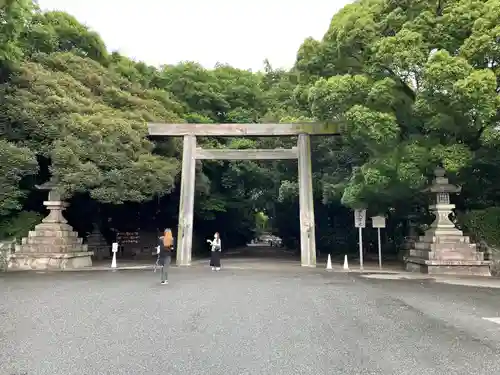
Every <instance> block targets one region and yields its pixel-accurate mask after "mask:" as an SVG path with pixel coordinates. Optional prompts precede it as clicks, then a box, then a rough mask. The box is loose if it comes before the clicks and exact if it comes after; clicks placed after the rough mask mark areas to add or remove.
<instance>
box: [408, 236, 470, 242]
mask: <svg viewBox="0 0 500 375" xmlns="http://www.w3.org/2000/svg"><path fill="white" fill-rule="evenodd" d="M418 241H419V242H427V243H470V237H468V236H461V235H448V236H438V237H436V236H432V237H427V236H420V237H419V238H418Z"/></svg>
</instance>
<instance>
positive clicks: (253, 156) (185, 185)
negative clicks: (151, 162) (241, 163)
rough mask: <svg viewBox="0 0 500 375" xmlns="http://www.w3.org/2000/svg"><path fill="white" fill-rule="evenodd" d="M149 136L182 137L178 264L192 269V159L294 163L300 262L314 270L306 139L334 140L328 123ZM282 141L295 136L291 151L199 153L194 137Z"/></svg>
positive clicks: (202, 128) (179, 128) (163, 127)
mask: <svg viewBox="0 0 500 375" xmlns="http://www.w3.org/2000/svg"><path fill="white" fill-rule="evenodd" d="M148 130H149V135H151V136H157V137H179V136H182V137H184V145H183V152H182V175H181V192H180V204H179V228H178V234H177V265H179V266H189V265H191V253H192V244H193V210H194V193H195V191H194V188H195V167H196V160H197V159H199V160H207V159H213V160H217V159H218V160H263V159H266V160H277V159H297V160H298V171H299V205H300V254H301V255H300V260H301V265H302V266H304V267H316V238H315V222H314V202H313V187H312V171H311V141H310V136H311V135H337V134H338V133H339V132H338V128H337V126H335V125H332V124H318V123H305V124H304V123H302V124H155V123H150V124H148ZM197 136H201V137H207V136H210V137H245V136H247V137H281V136H298V142H297V147H293V148H291V149H269V150H265V149H260V150H258V149H257V150H236V149H203V148H199V147H197V146H196V137H197Z"/></svg>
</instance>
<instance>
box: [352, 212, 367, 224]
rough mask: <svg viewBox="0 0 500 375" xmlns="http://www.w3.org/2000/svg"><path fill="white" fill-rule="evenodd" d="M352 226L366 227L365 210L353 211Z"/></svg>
mask: <svg viewBox="0 0 500 375" xmlns="http://www.w3.org/2000/svg"><path fill="white" fill-rule="evenodd" d="M354 226H355V227H356V228H364V227H365V226H366V210H354Z"/></svg>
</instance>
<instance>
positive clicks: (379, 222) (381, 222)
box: [372, 216, 385, 228]
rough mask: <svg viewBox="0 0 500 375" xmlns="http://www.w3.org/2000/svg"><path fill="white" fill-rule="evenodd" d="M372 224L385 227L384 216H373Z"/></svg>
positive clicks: (376, 226) (375, 226)
mask: <svg viewBox="0 0 500 375" xmlns="http://www.w3.org/2000/svg"><path fill="white" fill-rule="evenodd" d="M372 226H373V227H374V228H385V217H384V216H373V217H372Z"/></svg>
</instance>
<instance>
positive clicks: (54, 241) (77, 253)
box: [8, 181, 92, 270]
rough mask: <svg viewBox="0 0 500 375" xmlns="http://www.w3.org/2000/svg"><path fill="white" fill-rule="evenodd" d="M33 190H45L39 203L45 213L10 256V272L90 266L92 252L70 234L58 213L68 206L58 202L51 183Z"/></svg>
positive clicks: (56, 193)
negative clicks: (41, 201)
mask: <svg viewBox="0 0 500 375" xmlns="http://www.w3.org/2000/svg"><path fill="white" fill-rule="evenodd" d="M36 187H37V189H39V190H42V191H48V200H47V201H45V202H43V204H44V206H45V207H47V209H48V210H49V214H48V215H47V217H46V218H45V219H43V220H42V222H41V223H40V224H38V225H36V226H35V230H33V231H30V232H29V234H28V237H26V238H23V239H22V241H21V244H20V245H16V250H15V252H14V253H13V254H12V255H11V256H10V259H9V265H8V268H9V269H12V270H31V269H36V270H47V269H65V268H83V267H89V266H92V259H91V256H92V252H91V251H88V250H87V245H84V244H83V240H82V239H81V238H79V237H78V234H77V233H76V232H75V231H73V228H72V227H71V225H69V224H68V222H67V221H66V219H65V218H64V216H63V214H62V212H63V210H64V209H65V208H66V207H67V206H68V204H67V203H66V202H64V201H62V200H61V197H60V194H59V193H58V192H57V190H56V189H55V187H56V186H55V184H54V183H53V182H52V181H48V182H46V183H45V184H43V185H39V186H36Z"/></svg>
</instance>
